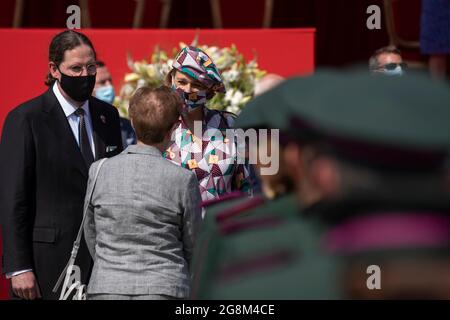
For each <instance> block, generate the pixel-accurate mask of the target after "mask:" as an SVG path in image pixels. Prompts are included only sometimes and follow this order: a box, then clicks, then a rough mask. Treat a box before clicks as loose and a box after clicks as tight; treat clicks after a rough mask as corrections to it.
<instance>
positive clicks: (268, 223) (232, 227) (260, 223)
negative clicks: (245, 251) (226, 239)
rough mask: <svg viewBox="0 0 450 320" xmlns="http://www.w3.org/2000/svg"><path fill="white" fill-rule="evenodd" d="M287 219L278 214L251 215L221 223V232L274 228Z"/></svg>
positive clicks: (224, 233)
mask: <svg viewBox="0 0 450 320" xmlns="http://www.w3.org/2000/svg"><path fill="white" fill-rule="evenodd" d="M285 221H286V219H284V218H283V217H280V216H276V215H271V216H262V217H251V218H248V219H243V220H232V221H228V222H226V223H223V224H221V225H219V233H220V234H221V235H225V236H226V235H230V234H234V233H237V232H241V231H248V230H251V229H265V228H268V227H271V228H272V227H275V226H278V225H280V224H282V223H283V222H285Z"/></svg>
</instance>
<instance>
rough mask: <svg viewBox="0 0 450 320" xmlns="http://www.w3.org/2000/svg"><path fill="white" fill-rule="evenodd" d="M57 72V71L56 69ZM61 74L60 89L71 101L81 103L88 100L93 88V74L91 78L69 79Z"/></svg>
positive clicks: (69, 77)
mask: <svg viewBox="0 0 450 320" xmlns="http://www.w3.org/2000/svg"><path fill="white" fill-rule="evenodd" d="M58 70H59V69H58ZM59 73H61V81H60V82H59V83H60V84H61V88H62V89H63V90H64V92H65V93H67V95H68V96H69V97H71V98H72V99H73V100H75V101H77V102H83V101H86V100H87V99H89V97H90V96H91V95H92V91H93V90H94V87H95V76H96V75H95V74H94V75H91V76H79V77H71V76H68V75H65V74H64V73H62V72H61V70H59Z"/></svg>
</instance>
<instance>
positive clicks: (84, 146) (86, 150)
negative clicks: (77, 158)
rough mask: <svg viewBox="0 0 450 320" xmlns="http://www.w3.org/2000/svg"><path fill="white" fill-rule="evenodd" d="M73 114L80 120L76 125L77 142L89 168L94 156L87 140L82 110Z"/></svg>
mask: <svg viewBox="0 0 450 320" xmlns="http://www.w3.org/2000/svg"><path fill="white" fill-rule="evenodd" d="M75 114H76V115H77V116H78V117H79V118H80V121H79V123H78V141H79V143H80V150H81V154H82V155H83V158H84V161H85V162H86V165H87V167H88V168H89V167H90V166H91V164H92V162H94V155H93V154H92V149H91V144H90V143H89V138H88V134H87V130H86V123H85V118H84V109H82V108H81V107H80V108H78V109H77V110H76V111H75Z"/></svg>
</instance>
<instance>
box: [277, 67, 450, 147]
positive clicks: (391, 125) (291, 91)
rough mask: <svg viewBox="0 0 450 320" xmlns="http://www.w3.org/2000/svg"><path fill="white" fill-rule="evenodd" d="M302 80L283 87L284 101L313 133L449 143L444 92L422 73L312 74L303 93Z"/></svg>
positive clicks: (449, 101) (396, 142)
mask: <svg viewBox="0 0 450 320" xmlns="http://www.w3.org/2000/svg"><path fill="white" fill-rule="evenodd" d="M304 81H305V80H304V79H299V78H294V79H292V80H290V81H289V82H288V83H286V86H285V88H284V91H283V97H284V102H285V103H286V104H287V105H289V106H290V107H291V109H292V112H293V114H294V115H296V116H298V117H299V118H301V119H302V120H303V121H305V122H307V123H308V124H310V126H312V127H314V128H316V129H317V131H319V132H323V133H326V134H328V135H333V136H334V135H336V136H342V137H357V138H358V139H361V140H364V141H369V142H374V143H381V144H388V145H393V146H399V147H407V148H419V149H447V148H448V146H449V144H450V130H449V129H448V119H449V117H450V108H449V107H448V106H449V105H450V90H449V88H448V85H447V84H445V83H436V82H433V81H431V80H430V79H429V78H428V77H425V76H424V75H422V74H410V75H408V76H405V77H401V78H393V77H373V76H370V75H367V74H366V73H360V72H349V73H335V74H333V73H330V72H326V73H324V74H323V75H322V74H321V73H318V74H317V75H316V76H314V77H312V78H311V80H310V84H311V85H313V86H314V88H313V89H312V91H311V92H310V93H309V94H308V95H306V97H305V94H304V93H300V92H299V90H298V89H297V88H298V87H301V85H302V83H303V82H304Z"/></svg>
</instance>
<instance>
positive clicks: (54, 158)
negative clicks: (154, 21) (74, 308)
mask: <svg viewBox="0 0 450 320" xmlns="http://www.w3.org/2000/svg"><path fill="white" fill-rule="evenodd" d="M95 62H96V54H95V50H94V48H93V46H92V43H91V42H90V40H89V39H88V38H87V37H86V36H85V35H83V34H81V33H77V32H75V31H71V30H67V31H64V32H62V33H59V34H58V35H56V36H55V37H54V38H53V40H52V42H51V44H50V48H49V74H48V77H47V81H46V84H47V85H48V86H49V89H48V90H47V92H45V93H44V94H42V95H40V96H38V97H36V98H34V99H32V100H30V101H27V102H25V103H23V104H21V105H19V106H18V107H16V108H15V109H14V110H12V111H11V112H10V113H9V114H8V116H7V118H6V120H5V123H4V127H3V134H2V139H1V144H0V181H1V187H0V206H1V208H2V210H1V213H2V224H3V245H4V254H3V272H4V273H5V274H6V276H7V277H8V278H11V287H12V292H13V295H14V296H15V297H18V298H22V299H35V298H39V297H42V298H43V299H57V298H58V297H59V293H58V292H57V293H53V292H52V289H53V287H54V285H55V284H56V282H57V279H58V276H59V274H60V273H61V272H62V271H63V269H64V266H65V264H66V263H67V260H68V258H69V257H70V252H71V249H72V245H73V241H74V240H75V238H76V235H77V232H78V229H79V227H80V224H81V220H82V214H83V202H84V196H85V192H86V184H87V178H88V170H89V167H90V165H91V163H92V162H93V161H95V160H97V159H100V158H104V157H111V156H114V155H116V154H118V153H120V152H121V151H122V142H121V134H120V124H119V114H118V112H117V110H116V109H115V108H114V107H112V106H110V105H108V104H106V103H104V102H102V101H100V100H98V99H96V98H94V97H91V94H92V90H93V88H94V84H95V75H96V64H95ZM76 264H77V265H78V266H79V267H80V269H81V280H82V282H83V283H87V280H88V277H89V273H90V269H91V265H92V261H91V258H90V256H89V252H88V251H87V248H86V246H85V244H84V241H82V246H81V248H80V250H79V252H78V257H77V261H76Z"/></svg>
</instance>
